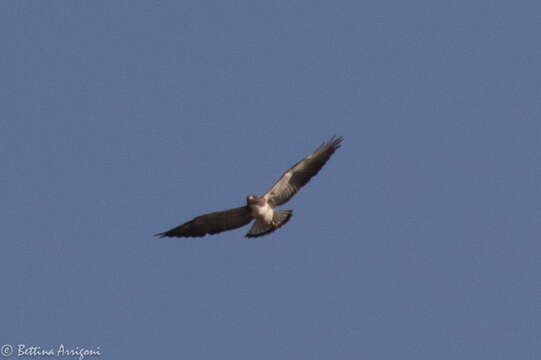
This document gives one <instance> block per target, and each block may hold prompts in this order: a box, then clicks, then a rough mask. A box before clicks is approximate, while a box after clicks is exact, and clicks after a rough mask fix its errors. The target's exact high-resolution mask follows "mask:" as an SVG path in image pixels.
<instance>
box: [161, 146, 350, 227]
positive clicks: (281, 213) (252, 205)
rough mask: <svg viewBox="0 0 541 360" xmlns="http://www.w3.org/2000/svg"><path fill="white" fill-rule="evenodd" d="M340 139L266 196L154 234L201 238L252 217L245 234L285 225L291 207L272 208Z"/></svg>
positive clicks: (299, 184)
mask: <svg viewBox="0 0 541 360" xmlns="http://www.w3.org/2000/svg"><path fill="white" fill-rule="evenodd" d="M342 140H343V139H342V137H338V138H335V137H334V136H333V137H332V138H331V139H330V140H329V141H328V142H327V143H323V144H321V146H320V147H318V148H317V149H316V150H315V151H314V152H313V153H311V154H310V155H308V156H307V157H306V158H304V159H302V160H301V161H299V162H298V163H296V164H295V165H293V166H292V167H291V168H290V169H289V170H287V171H286V172H285V173H284V174H283V175H282V177H280V179H278V181H277V182H276V184H274V185H273V186H272V187H271V189H270V190H269V191H268V192H267V193H266V194H265V195H263V196H262V197H258V196H257V195H248V196H247V197H246V205H245V206H242V207H238V208H235V209H229V210H224V211H216V212H212V213H209V214H204V215H201V216H198V217H196V218H194V219H192V220H190V221H188V222H186V223H184V224H182V225H179V226H177V227H175V228H173V229H171V230H168V231H165V232H162V233H159V234H156V236H159V237H202V236H205V235H206V234H217V233H220V232H222V231H227V230H233V229H236V228H239V227H241V226H244V225H247V224H249V223H250V222H251V221H252V220H254V219H255V222H254V224H253V225H252V227H251V229H250V231H248V233H247V234H246V237H248V238H254V237H259V236H263V235H267V234H270V233H271V232H273V231H275V230H276V229H278V228H280V227H282V226H284V225H285V224H286V223H287V222H288V221H289V219H290V218H291V215H292V214H293V211H292V210H277V209H275V207H276V206H279V205H282V204H285V203H286V202H288V201H289V200H290V199H291V198H292V197H293V196H294V195H295V194H296V193H297V191H299V190H300V188H301V187H303V186H304V185H306V183H307V182H308V181H310V179H311V178H312V177H313V176H315V175H316V174H317V173H318V172H319V170H321V168H322V167H323V165H325V163H326V162H327V161H328V160H329V158H330V157H331V155H332V154H334V152H335V151H336V150H337V149H338V148H339V147H340V144H341V143H342Z"/></svg>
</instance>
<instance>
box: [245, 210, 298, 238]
mask: <svg viewBox="0 0 541 360" xmlns="http://www.w3.org/2000/svg"><path fill="white" fill-rule="evenodd" d="M292 215H293V210H276V209H275V210H274V215H273V217H272V222H273V223H272V224H267V223H266V222H264V221H262V220H259V219H258V220H256V221H255V223H254V225H252V228H251V229H250V231H248V234H246V237H247V238H252V237H258V236H263V235H267V234H270V233H271V232H273V231H274V230H276V229H278V228H279V227H281V226H283V225H285V224H286V223H287V222H288V221H289V219H290V218H291V216H292Z"/></svg>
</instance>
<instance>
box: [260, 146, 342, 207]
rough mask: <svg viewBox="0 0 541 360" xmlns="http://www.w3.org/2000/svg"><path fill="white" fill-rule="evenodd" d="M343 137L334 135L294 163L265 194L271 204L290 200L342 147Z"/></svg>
mask: <svg viewBox="0 0 541 360" xmlns="http://www.w3.org/2000/svg"><path fill="white" fill-rule="evenodd" d="M342 140H343V138H342V137H338V138H335V137H334V136H333V137H332V138H331V139H330V140H329V141H328V142H327V143H323V144H322V145H321V146H320V147H318V148H317V149H316V150H315V151H314V152H313V153H311V154H310V155H308V156H307V157H306V158H304V159H303V160H301V161H299V162H298V163H296V164H295V165H293V166H292V167H291V168H290V169H289V170H288V171H286V172H285V173H284V174H283V175H282V177H281V178H280V179H279V180H278V181H277V182H276V184H274V185H273V186H272V188H271V189H270V190H269V191H268V192H267V193H266V194H265V195H264V197H265V198H266V199H267V201H268V202H269V203H270V205H271V206H278V205H281V204H284V203H286V202H288V201H289V200H290V199H291V198H292V197H293V196H294V195H295V194H296V193H297V191H299V190H300V188H301V187H303V186H304V185H306V183H307V182H308V181H310V179H311V178H312V177H314V176H315V175H316V174H317V173H318V172H319V170H321V168H322V167H323V165H325V163H326V162H327V161H328V160H329V158H330V157H331V155H332V154H334V152H335V151H336V150H337V149H338V148H339V147H340V144H341V143H342Z"/></svg>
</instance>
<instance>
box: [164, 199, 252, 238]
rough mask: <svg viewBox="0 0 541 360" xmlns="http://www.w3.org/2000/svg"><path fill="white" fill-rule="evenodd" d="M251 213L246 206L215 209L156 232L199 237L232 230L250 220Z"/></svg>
mask: <svg viewBox="0 0 541 360" xmlns="http://www.w3.org/2000/svg"><path fill="white" fill-rule="evenodd" d="M252 219H253V217H252V213H251V211H250V208H249V207H248V206H243V207H239V208H235V209H230V210H224V211H216V212H213V213H210V214H204V215H201V216H198V217H196V218H194V219H193V220H191V221H188V222H187V223H184V224H182V225H179V226H177V227H176V228H173V229H171V230H169V231H166V232H163V233H160V234H156V236H159V237H201V236H205V235H206V234H217V233H219V232H222V231H226V230H233V229H236V228H239V227H241V226H244V225H246V224H248V223H249V222H250V221H252Z"/></svg>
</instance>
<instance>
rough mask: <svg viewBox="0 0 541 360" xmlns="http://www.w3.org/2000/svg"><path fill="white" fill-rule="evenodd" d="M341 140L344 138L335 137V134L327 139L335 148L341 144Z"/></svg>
mask: <svg viewBox="0 0 541 360" xmlns="http://www.w3.org/2000/svg"><path fill="white" fill-rule="evenodd" d="M342 141H344V138H343V137H342V136H338V137H336V135H333V136H332V137H331V139H330V140H329V144H330V145H332V146H333V147H334V148H335V149H338V148H339V147H340V146H342Z"/></svg>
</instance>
